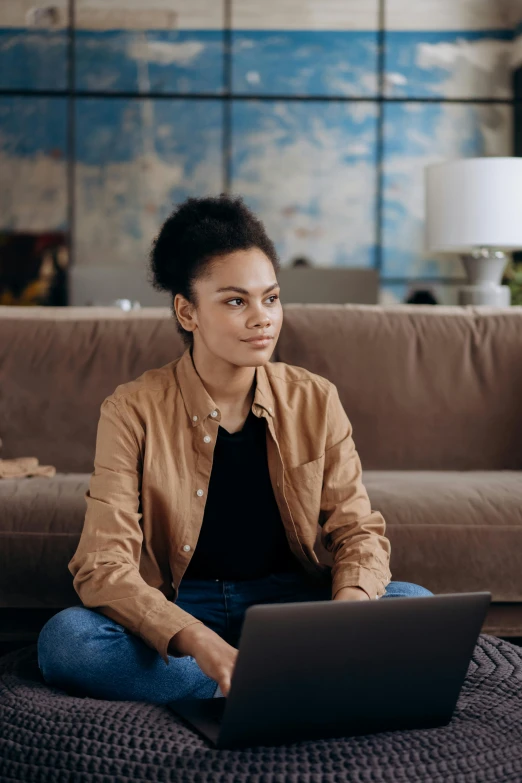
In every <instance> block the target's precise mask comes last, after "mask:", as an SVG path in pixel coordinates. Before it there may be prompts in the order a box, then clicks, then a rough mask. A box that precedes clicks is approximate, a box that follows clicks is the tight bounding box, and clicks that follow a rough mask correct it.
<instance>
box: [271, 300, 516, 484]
mask: <svg viewBox="0 0 522 783" xmlns="http://www.w3.org/2000/svg"><path fill="white" fill-rule="evenodd" d="M521 350H522V307H511V308H509V307H506V308H492V307H486V306H483V307H471V306H470V307H457V306H441V305H438V306H437V307H434V306H433V305H398V306H388V307H383V306H380V305H348V304H347V305H297V304H287V305H285V309H284V320H283V327H282V329H281V334H280V337H279V341H278V344H277V355H278V359H279V360H280V361H282V362H287V363H289V364H296V365H299V366H300V367H306V368H307V369H308V370H311V371H312V372H315V373H318V374H319V375H322V376H324V377H325V378H328V379H329V380H330V381H332V382H333V383H335V385H336V386H337V388H338V390H339V396H340V398H341V402H342V403H343V406H344V409H345V411H346V413H347V415H348V417H349V418H350V421H351V423H352V425H353V436H354V440H355V444H356V446H357V450H358V451H359V454H360V457H361V461H362V465H363V468H366V469H367V470H521V469H522V407H521V405H520V400H521V399H522V362H520V354H521Z"/></svg>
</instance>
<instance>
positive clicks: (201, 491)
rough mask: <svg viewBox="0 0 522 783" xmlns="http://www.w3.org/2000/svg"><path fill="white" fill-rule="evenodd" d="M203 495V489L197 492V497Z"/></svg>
mask: <svg viewBox="0 0 522 783" xmlns="http://www.w3.org/2000/svg"><path fill="white" fill-rule="evenodd" d="M202 494H203V490H202V489H198V491H197V492H196V495H199V497H201V495H202Z"/></svg>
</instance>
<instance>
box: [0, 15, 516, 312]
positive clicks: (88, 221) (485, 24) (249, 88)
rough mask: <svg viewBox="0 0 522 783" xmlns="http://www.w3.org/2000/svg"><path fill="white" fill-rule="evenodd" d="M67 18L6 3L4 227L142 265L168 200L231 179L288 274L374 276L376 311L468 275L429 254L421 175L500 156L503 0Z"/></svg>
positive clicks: (1, 147) (0, 164) (509, 115)
mask: <svg viewBox="0 0 522 783" xmlns="http://www.w3.org/2000/svg"><path fill="white" fill-rule="evenodd" d="M434 8H436V12H434V10H433V9H434ZM67 14H68V6H67V2H65V0H58V1H57V2H55V3H52V4H49V3H44V2H41V1H40V2H35V3H32V4H31V8H30V9H29V10H28V9H27V4H24V3H18V2H17V0H4V2H3V4H2V6H1V8H0V168H1V171H2V175H1V176H0V206H1V210H0V229H3V230H9V231H53V230H67V229H68V228H70V227H69V225H68V215H69V214H73V215H74V226H73V227H72V228H73V229H74V231H73V236H74V250H75V253H74V255H75V262H76V263H77V264H79V265H85V266H88V265H100V264H106V265H110V266H112V267H118V268H122V269H125V268H128V267H139V266H140V265H143V263H144V260H145V257H146V253H147V251H148V248H149V246H150V242H151V240H152V238H153V237H154V235H155V233H156V231H157V228H158V226H159V225H160V223H161V221H162V220H163V219H164V218H165V217H166V215H167V214H168V212H169V211H170V210H171V209H172V208H173V206H174V205H175V204H176V203H177V202H179V201H181V200H183V199H184V198H186V197H187V196H189V195H206V194H217V193H219V192H220V191H221V190H224V189H225V188H227V187H229V188H230V190H231V192H233V193H239V194H242V195H243V196H244V197H245V199H246V201H247V202H248V203H249V204H250V205H251V206H252V207H253V208H254V209H255V210H256V212H257V213H258V214H259V216H260V217H261V218H262V219H263V220H264V221H265V223H266V226H267V228H268V230H269V232H270V234H271V235H272V236H273V238H274V240H275V241H276V245H277V248H278V251H279V253H280V255H281V260H282V263H283V264H287V263H290V261H291V260H292V259H293V258H294V257H295V256H297V255H306V256H307V257H309V258H310V259H311V261H312V262H313V263H314V264H315V265H317V266H350V267H373V266H378V267H379V268H380V274H381V281H382V296H383V301H401V300H402V299H403V298H404V296H405V292H407V290H408V286H409V285H410V283H411V282H412V281H419V280H422V279H423V278H433V279H434V280H440V281H441V282H440V285H439V286H438V288H437V290H438V292H440V296H441V299H442V300H444V296H445V293H444V291H445V287H446V288H447V289H448V291H449V290H450V289H451V281H452V279H457V278H462V276H463V272H462V269H461V268H460V265H459V264H458V262H457V261H456V260H452V259H449V260H444V261H441V260H440V259H436V258H430V257H428V256H427V255H426V254H425V252H424V248H423V221H424V211H423V210H424V205H423V168H424V166H425V165H426V164H428V163H432V162H436V161H439V160H443V159H447V158H452V157H461V156H472V155H473V156H475V155H510V154H512V153H513V138H512V135H513V134H512V123H513V95H512V59H513V51H514V47H516V46H517V41H518V40H519V38H520V36H519V35H518V36H517V34H516V30H517V23H518V22H519V21H520V19H519V18H517V14H516V10H515V9H514V7H513V3H510V2H509V0H505V2H502V0H500V1H497V0H451V1H450V0H439V2H438V3H437V4H436V6H434V4H433V3H431V2H429V0H416V3H415V6H414V7H412V4H411V3H409V2H407V0H381V2H379V0H331V2H329V3H321V2H320V0H303V1H302V2H301V3H299V13H296V4H295V3H293V2H292V1H291V0H277V2H276V0H266V2H264V3H259V2H256V3H254V1H253V0H230V2H229V0H151V2H149V3H147V5H146V7H145V4H144V3H140V2H138V0H76V3H75V6H74V19H75V28H74V34H73V35H72V37H71V35H70V31H69V29H68V24H69V19H68V15H67ZM519 16H522V14H520V15H519ZM226 20H228V21H229V22H230V25H231V26H230V30H229V31H227V29H226ZM381 23H382V26H381ZM70 44H72V46H71V49H69V46H70ZM380 44H382V50H380V48H379V45H380ZM228 45H230V51H229V52H228V50H227V46H228ZM70 51H72V53H73V55H74V57H73V62H72V66H73V67H72V69H69V66H70V65H71V63H70V62H69V61H68V53H69V52H70ZM228 56H229V58H230V59H227V57H228ZM73 76H74V83H71V79H72V77H73ZM228 78H230V82H228V81H227V79H228ZM68 87H71V88H72V92H71V93H68V92H67V90H68ZM229 89H230V93H229V92H228V91H229ZM2 91H3V93H2ZM6 91H10V94H6ZM39 93H42V94H41V95H40V94H39ZM229 95H230V97H231V99H232V100H231V106H230V114H227V106H226V105H225V104H226V102H225V100H224V99H223V96H227V100H228V96H229ZM491 99H493V100H494V101H495V102H491ZM70 109H72V111H69V110H70ZM71 117H72V120H71ZM71 121H73V130H74V133H72V134H71V133H70V131H71V127H70V122H71ZM228 121H230V126H228V125H227V122H228ZM68 145H70V146H69V147H68ZM227 145H229V146H228V148H227ZM68 150H69V153H70V160H68ZM68 166H73V167H74V168H73V175H74V176H72V177H70V176H69V177H68V171H69V173H70V170H69V169H68ZM71 183H73V185H74V187H73V190H72V191H71ZM70 198H73V199H74V210H73V211H72V213H70V212H69V210H68V204H69V199H70ZM380 207H382V208H380ZM379 238H380V239H381V245H380V246H379V244H378V241H379ZM448 301H451V300H448Z"/></svg>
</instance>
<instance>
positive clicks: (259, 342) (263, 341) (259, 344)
mask: <svg viewBox="0 0 522 783" xmlns="http://www.w3.org/2000/svg"><path fill="white" fill-rule="evenodd" d="M244 342H245V343H246V344H247V345H252V346H253V347H254V348H264V347H265V346H266V345H268V343H270V342H272V338H271V337H262V338H260V339H256V340H245V341H244Z"/></svg>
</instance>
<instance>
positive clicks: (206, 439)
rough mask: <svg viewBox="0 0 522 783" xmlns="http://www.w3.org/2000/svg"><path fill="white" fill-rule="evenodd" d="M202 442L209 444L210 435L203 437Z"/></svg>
mask: <svg viewBox="0 0 522 783" xmlns="http://www.w3.org/2000/svg"><path fill="white" fill-rule="evenodd" d="M203 440H204V441H205V443H210V435H205V437H204V438H203Z"/></svg>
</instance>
